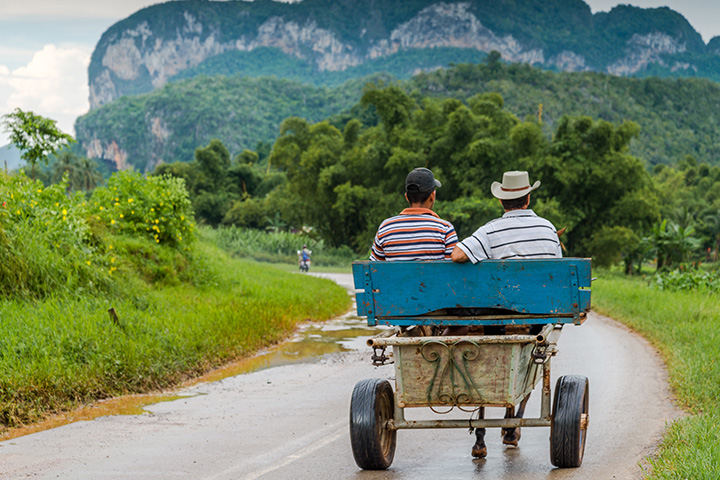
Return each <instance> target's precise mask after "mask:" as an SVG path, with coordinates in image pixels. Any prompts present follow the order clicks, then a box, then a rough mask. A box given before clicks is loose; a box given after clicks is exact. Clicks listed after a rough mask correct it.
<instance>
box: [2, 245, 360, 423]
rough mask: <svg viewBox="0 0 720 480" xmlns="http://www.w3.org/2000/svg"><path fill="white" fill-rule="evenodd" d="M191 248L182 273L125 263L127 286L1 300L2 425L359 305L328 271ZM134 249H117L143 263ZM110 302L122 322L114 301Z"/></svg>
mask: <svg viewBox="0 0 720 480" xmlns="http://www.w3.org/2000/svg"><path fill="white" fill-rule="evenodd" d="M123 249H126V250H128V251H130V250H132V251H133V252H134V254H133V255H132V256H131V257H132V258H135V257H137V252H135V250H140V251H142V250H143V248H142V245H138V244H137V243H133V242H129V241H128V242H125V243H124V244H122V242H118V246H117V247H116V250H123ZM146 250H148V249H146ZM193 255H194V257H195V258H193V261H192V262H190V263H189V264H188V265H187V270H186V271H184V272H183V274H182V277H183V279H185V280H184V281H183V279H180V280H177V281H165V282H161V283H159V284H154V286H153V284H149V283H146V282H145V281H143V279H140V278H138V277H137V275H135V274H128V275H127V276H125V277H123V278H124V281H125V283H124V284H123V285H122V288H121V289H120V290H121V293H113V292H110V293H108V294H107V295H106V296H105V297H104V298H103V297H102V296H99V295H97V294H88V293H79V294H59V295H57V296H49V297H47V298H42V299H36V300H23V299H10V300H7V301H4V302H2V304H0V322H1V324H2V331H3V335H2V337H0V433H1V431H2V430H5V429H7V428H11V427H17V426H21V425H23V424H27V423H30V422H34V421H37V420H39V419H41V418H43V417H46V416H48V415H50V414H53V413H57V412H59V411H62V410H67V409H71V408H74V407H76V406H78V405H79V404H81V403H84V402H88V401H92V400H96V399H101V398H107V397H110V396H115V395H121V394H126V393H138V392H147V391H152V390H158V389H162V388H167V387H171V386H174V385H177V384H178V383H179V382H181V381H183V380H185V379H187V378H190V377H193V376H196V375H199V374H201V373H203V372H205V371H207V370H209V369H211V368H213V367H215V366H218V365H220V364H222V363H225V362H228V361H230V360H232V359H235V358H239V357H242V356H245V355H247V354H249V353H251V352H252V351H254V350H256V349H258V348H260V347H262V346H265V345H268V344H271V343H273V342H277V341H279V340H281V339H282V338H284V337H285V336H286V335H288V334H289V333H290V332H291V331H292V330H293V329H294V327H295V325H296V324H297V323H298V322H301V321H304V320H306V319H318V320H323V319H328V318H331V317H332V316H334V315H337V314H339V313H342V312H344V311H345V310H346V309H347V308H349V305H350V299H349V297H348V295H347V293H346V292H345V290H344V289H342V288H341V287H339V286H337V285H336V284H334V283H333V282H331V281H329V280H324V279H318V278H312V277H308V276H302V275H291V274H288V273H285V272H282V271H280V270H278V269H276V268H274V267H272V266H270V265H267V264H262V265H260V264H256V263H252V262H247V261H243V260H237V259H232V258H230V257H229V256H228V255H227V254H225V253H224V252H222V251H221V250H220V249H219V248H217V247H215V246H213V245H210V244H209V243H207V242H203V241H201V242H198V243H197V244H196V246H195V251H194V254H193ZM131 257H119V258H127V259H128V260H127V262H128V265H126V267H127V269H128V271H130V270H135V268H134V266H132V265H130V264H129V263H130V262H133V261H134V260H131ZM143 262H144V263H145V264H146V265H151V264H152V261H150V260H144V261H143ZM171 263H172V262H168V261H167V259H165V260H162V261H160V262H159V263H158V264H162V265H168V264H171ZM118 265H119V267H118V268H119V270H118V273H117V274H116V275H118V274H120V275H122V273H123V268H124V267H123V264H122V263H121V262H120V261H118ZM176 268H178V265H177V264H176V265H175V266H174V267H173V269H176ZM151 274H152V275H157V272H152V271H149V273H148V275H151ZM188 279H190V281H187V280H188ZM111 307H113V308H115V310H116V311H117V313H118V316H119V324H116V323H114V322H113V321H112V320H111V318H110V316H109V315H108V313H107V310H108V309H109V308H111Z"/></svg>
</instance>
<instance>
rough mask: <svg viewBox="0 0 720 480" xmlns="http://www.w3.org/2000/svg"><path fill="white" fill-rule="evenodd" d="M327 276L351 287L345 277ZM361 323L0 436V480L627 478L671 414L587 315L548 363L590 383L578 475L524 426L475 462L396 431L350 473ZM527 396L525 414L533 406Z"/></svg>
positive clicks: (365, 373) (629, 337) (368, 369)
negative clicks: (130, 408)
mask: <svg viewBox="0 0 720 480" xmlns="http://www.w3.org/2000/svg"><path fill="white" fill-rule="evenodd" d="M329 276H331V277H333V278H334V279H335V280H336V281H339V283H341V284H345V285H349V284H350V282H351V279H350V275H343V274H337V275H329ZM363 328H364V327H363V323H362V321H360V320H358V319H356V318H353V317H346V318H342V319H338V320H336V321H333V322H329V323H327V324H323V325H322V326H319V325H313V324H310V325H309V326H306V327H305V328H304V329H303V331H302V332H301V334H300V335H299V337H298V338H297V339H295V342H290V343H289V344H288V345H289V346H288V349H289V350H288V351H291V352H292V351H294V350H293V348H295V347H296V346H297V344H298V342H301V341H302V342H304V341H308V339H309V341H311V342H328V341H333V342H335V343H336V344H337V345H339V346H338V350H344V351H339V352H336V353H330V354H326V355H324V356H321V357H317V358H315V359H314V360H312V361H308V360H307V357H305V358H306V360H305V361H303V362H300V363H294V364H289V365H283V366H278V367H272V368H264V369H262V370H258V371H254V372H252V373H248V374H243V375H237V376H234V377H230V378H226V379H224V380H221V381H217V382H213V383H207V384H202V385H198V386H195V387H192V388H188V389H185V390H183V391H181V392H179V393H180V394H182V395H184V396H185V398H182V399H179V400H176V401H172V402H165V403H159V404H155V405H152V406H150V407H147V408H146V410H148V412H149V413H147V414H144V415H132V416H108V417H102V418H99V419H97V420H94V421H91V422H79V423H74V424H71V425H67V426H64V427H60V428H56V429H53V430H48V431H45V432H40V433H36V434H32V435H27V436H25V437H21V438H18V439H14V440H9V441H5V442H0V478H2V479H4V480H5V479H16V478H17V479H19V478H27V477H32V478H40V479H43V478H47V479H50V478H53V479H57V478H61V479H130V478H132V479H139V478H142V479H190V478H191V479H208V480H209V479H218V480H221V479H222V480H224V479H248V480H250V479H292V480H306V479H307V480H309V479H312V480H316V479H317V478H334V479H338V478H339V479H355V478H358V479H363V480H367V479H392V480H394V479H436V478H443V479H454V478H458V479H460V478H463V479H466V478H475V477H478V476H482V477H483V478H489V479H512V480H521V479H533V480H537V479H591V480H598V479H613V478H616V479H633V478H639V477H640V476H641V471H640V467H639V466H638V463H639V462H641V461H642V460H643V458H644V457H645V456H647V455H649V454H651V453H652V452H653V451H654V449H655V447H656V444H657V442H658V441H659V439H660V438H661V435H662V433H663V430H664V428H665V425H666V422H667V421H671V420H672V419H675V418H677V417H678V416H679V414H680V412H679V411H678V410H677V409H675V408H674V407H673V405H672V402H671V400H670V394H669V391H668V388H667V382H666V378H665V372H664V369H663V367H662V364H661V362H660V360H659V358H658V356H657V355H656V354H655V352H654V350H653V349H652V348H651V347H650V346H649V345H648V344H647V342H645V341H644V340H643V339H641V338H640V337H638V336H637V335H634V334H632V333H631V332H629V331H628V330H627V329H625V328H624V327H622V326H621V325H620V324H618V323H617V322H615V321H613V320H610V319H607V318H604V317H601V316H598V315H594V314H591V315H590V317H589V319H588V321H587V322H586V323H585V324H584V325H583V326H582V327H568V328H566V329H565V331H564V332H563V335H562V337H561V339H560V342H559V345H558V346H559V349H560V354H559V355H558V356H557V357H556V358H555V359H554V361H553V377H555V378H557V376H559V375H563V374H582V375H586V376H587V377H589V379H590V393H591V399H590V427H589V432H588V440H587V446H586V453H585V460H584V463H583V465H582V467H580V468H578V469H568V470H558V469H555V468H553V467H552V465H551V464H550V461H549V444H548V437H549V429H548V428H525V429H523V435H522V440H521V442H520V447H519V448H516V449H515V448H505V447H504V446H502V445H501V443H500V436H499V434H497V433H496V431H495V430H489V432H488V457H487V459H484V460H473V459H472V458H471V456H470V447H471V445H472V443H473V437H472V436H470V435H468V434H467V430H464V429H463V430H442V431H440V430H421V431H400V432H399V433H398V447H397V451H396V454H395V461H394V463H393V465H392V467H391V468H390V470H387V471H384V472H363V471H360V470H359V469H358V468H357V467H356V466H355V463H354V460H353V457H352V453H351V450H350V441H349V436H348V408H349V403H350V394H351V392H352V389H353V386H354V384H355V383H356V382H357V381H359V380H361V379H363V378H368V377H381V378H391V377H393V376H394V371H393V367H392V366H386V367H380V368H374V367H372V366H371V365H370V362H369V360H368V357H369V350H368V349H367V348H366V347H364V346H363V338H364V336H368V335H370V334H371V332H370V331H369V330H364V329H363ZM321 351H327V349H321ZM298 355H299V354H298ZM266 366H267V365H266ZM553 383H554V379H553ZM538 397H539V396H538V395H534V397H533V400H534V402H533V401H531V402H530V404H529V405H528V410H527V412H528V415H530V414H536V412H538V411H539V404H538V402H537V400H538ZM497 415H498V416H501V412H500V411H498V412H497Z"/></svg>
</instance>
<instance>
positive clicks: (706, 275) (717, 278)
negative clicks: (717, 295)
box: [655, 269, 720, 292]
mask: <svg viewBox="0 0 720 480" xmlns="http://www.w3.org/2000/svg"><path fill="white" fill-rule="evenodd" d="M655 286H656V287H657V288H659V289H660V290H670V291H673V292H674V291H678V290H703V289H707V290H709V291H711V292H719V291H720V275H718V273H717V272H704V271H702V270H696V269H687V270H671V271H665V272H660V273H658V274H657V276H656V277H655Z"/></svg>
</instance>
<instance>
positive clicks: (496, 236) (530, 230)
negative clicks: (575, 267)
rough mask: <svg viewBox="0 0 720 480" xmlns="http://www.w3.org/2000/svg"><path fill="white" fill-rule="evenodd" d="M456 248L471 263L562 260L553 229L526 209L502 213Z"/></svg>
mask: <svg viewBox="0 0 720 480" xmlns="http://www.w3.org/2000/svg"><path fill="white" fill-rule="evenodd" d="M458 248H460V249H461V250H462V251H463V252H465V255H467V257H468V259H470V261H471V262H472V263H477V262H479V261H480V260H484V259H486V258H496V259H500V260H505V259H508V258H554V257H562V250H561V247H560V240H559V239H558V236H557V231H556V230H555V227H554V226H553V224H552V223H550V222H549V221H547V220H545V219H544V218H542V217H538V216H537V215H536V214H535V212H533V211H532V210H530V209H526V210H510V211H509V212H505V215H503V216H502V217H500V218H497V219H495V220H491V221H490V222H488V223H486V224H485V225H483V226H482V227H480V228H478V229H477V230H475V233H473V234H472V235H471V236H469V237H468V238H466V239H465V240H463V241H462V242H460V243H458Z"/></svg>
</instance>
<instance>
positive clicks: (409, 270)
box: [350, 258, 591, 470]
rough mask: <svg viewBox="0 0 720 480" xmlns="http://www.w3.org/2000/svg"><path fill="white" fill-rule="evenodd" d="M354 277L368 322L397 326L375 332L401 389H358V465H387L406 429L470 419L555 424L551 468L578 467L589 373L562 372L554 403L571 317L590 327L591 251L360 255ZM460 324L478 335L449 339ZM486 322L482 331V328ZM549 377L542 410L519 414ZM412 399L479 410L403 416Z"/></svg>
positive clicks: (442, 408) (380, 356) (474, 422)
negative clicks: (427, 257)
mask: <svg viewBox="0 0 720 480" xmlns="http://www.w3.org/2000/svg"><path fill="white" fill-rule="evenodd" d="M353 276H354V283H355V288H356V291H357V293H356V300H357V312H358V315H360V316H366V317H367V322H368V324H369V325H388V326H389V327H390V328H389V329H387V330H385V331H384V332H383V333H381V334H379V335H377V336H375V337H372V338H370V339H369V340H368V345H370V346H371V347H372V348H373V352H374V353H373V357H372V358H373V364H375V365H382V364H385V363H391V362H392V363H394V365H395V391H394V392H393V388H392V386H391V385H390V383H389V382H388V381H387V380H383V379H378V378H373V379H367V380H363V381H361V382H359V383H358V384H357V385H356V386H355V389H354V390H353V394H352V400H351V407H350V435H351V443H352V449H353V455H354V457H355V461H356V463H357V464H358V466H359V467H361V468H363V469H369V470H378V469H385V468H388V467H389V466H390V464H391V463H392V460H393V457H394V453H395V443H396V433H397V430H399V429H418V428H468V427H469V426H470V427H473V428H493V427H495V428H512V427H546V426H549V427H550V429H551V434H550V458H551V462H552V463H553V465H555V466H558V467H578V466H580V464H581V463H582V458H583V454H584V450H585V438H586V432H587V426H588V418H589V416H588V414H589V411H588V398H589V391H588V388H589V385H588V379H587V378H586V377H583V376H577V375H567V376H563V377H560V378H559V379H558V381H557V383H556V386H555V394H554V402H553V403H552V408H551V388H550V387H551V385H550V358H551V357H552V356H554V355H555V354H556V353H557V347H556V345H557V340H558V338H559V336H560V333H561V330H562V327H563V325H565V324H569V323H572V324H575V325H581V324H582V323H583V322H584V321H585V318H586V316H587V312H588V311H589V310H590V282H591V278H590V259H581V258H563V259H535V260H486V261H483V262H480V263H478V264H475V265H472V264H469V263H466V264H454V263H450V262H355V263H353ZM452 326H469V327H471V331H470V333H469V334H463V335H452V334H451V335H441V332H442V330H444V329H445V327H452ZM479 327H482V329H483V330H484V331H483V332H482V334H474V333H473V332H472V330H478V329H479ZM498 329H502V330H504V331H503V332H499V331H498ZM513 332H514V333H513ZM387 347H392V351H391V352H388V351H387V350H386V348H387ZM541 380H542V383H543V386H542V398H541V408H540V416H539V417H538V418H522V416H523V411H524V408H525V404H526V403H527V400H528V398H529V396H530V393H531V392H532V390H533V388H534V387H535V385H537V383H539V382H540V381H541ZM516 406H518V410H517V411H518V413H517V414H516V415H515V416H512V417H511V418H503V419H485V418H473V417H474V415H473V414H474V413H475V412H484V408H485V407H505V408H506V409H508V411H512V410H510V409H514V407H516ZM413 407H429V408H431V409H433V411H435V412H437V413H447V412H448V411H450V410H451V409H453V408H458V409H459V410H460V411H462V412H467V413H466V415H467V414H468V413H469V415H470V418H469V419H468V418H464V419H445V420H406V419H405V412H404V409H405V408H413ZM478 416H480V417H482V416H483V415H478Z"/></svg>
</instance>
